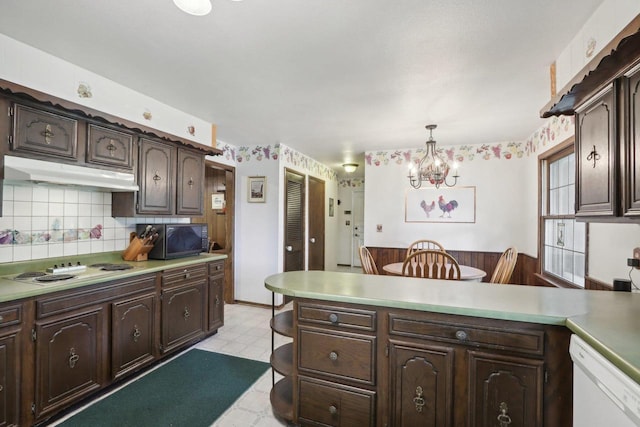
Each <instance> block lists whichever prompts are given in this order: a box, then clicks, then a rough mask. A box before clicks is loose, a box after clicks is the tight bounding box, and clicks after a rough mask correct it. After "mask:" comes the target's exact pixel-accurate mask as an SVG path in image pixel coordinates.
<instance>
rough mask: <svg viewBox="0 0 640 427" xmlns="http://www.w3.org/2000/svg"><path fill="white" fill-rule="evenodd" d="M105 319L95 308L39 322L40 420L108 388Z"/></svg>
mask: <svg viewBox="0 0 640 427" xmlns="http://www.w3.org/2000/svg"><path fill="white" fill-rule="evenodd" d="M105 319H106V313H105V311H104V310H103V308H102V307H95V308H91V309H88V310H83V311H78V312H76V313H73V314H67V315H65V316H64V317H62V318H60V317H56V318H52V319H51V320H47V321H42V322H38V323H36V328H35V332H36V334H37V340H36V402H35V416H36V417H37V418H39V417H42V416H44V415H46V414H48V413H51V412H54V411H56V410H58V409H61V408H62V407H64V406H66V405H69V404H70V403H72V402H74V401H76V400H77V399H79V398H80V397H83V396H85V395H88V394H89V393H91V392H92V391H94V390H97V389H99V388H100V387H102V386H103V385H104V383H105V378H104V375H103V372H104V364H105V360H106V359H105V355H106V350H107V349H106V348H105V346H104V345H103V342H102V337H103V328H104V324H105Z"/></svg>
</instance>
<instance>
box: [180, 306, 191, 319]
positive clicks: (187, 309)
mask: <svg viewBox="0 0 640 427" xmlns="http://www.w3.org/2000/svg"><path fill="white" fill-rule="evenodd" d="M189 316H191V313H189V307H185V308H184V313H182V317H184V320H187V319H188V318H189Z"/></svg>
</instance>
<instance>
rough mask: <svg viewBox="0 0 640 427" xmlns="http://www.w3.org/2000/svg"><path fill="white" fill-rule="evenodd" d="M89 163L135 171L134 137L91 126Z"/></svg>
mask: <svg viewBox="0 0 640 427" xmlns="http://www.w3.org/2000/svg"><path fill="white" fill-rule="evenodd" d="M87 132H88V138H87V163H93V164H97V165H104V166H110V167H116V168H121V169H127V170H132V169H133V135H131V134H128V133H124V132H118V131H116V130H113V129H109V128H105V127H102V126H97V125H94V124H90V125H89V127H88V130H87Z"/></svg>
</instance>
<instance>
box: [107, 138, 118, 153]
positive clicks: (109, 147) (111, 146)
mask: <svg viewBox="0 0 640 427" xmlns="http://www.w3.org/2000/svg"><path fill="white" fill-rule="evenodd" d="M117 149H118V147H116V145H115V144H114V143H113V139H110V140H109V145H107V151H109V155H110V156H111V157H113V156H114V155H115V151H116V150H117Z"/></svg>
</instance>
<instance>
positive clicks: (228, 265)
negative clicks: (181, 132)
mask: <svg viewBox="0 0 640 427" xmlns="http://www.w3.org/2000/svg"><path fill="white" fill-rule="evenodd" d="M205 168H213V169H218V170H222V171H224V172H225V240H226V242H227V245H226V247H225V248H224V249H219V250H215V251H213V252H212V253H217V254H224V255H226V256H227V258H226V259H225V260H224V289H223V296H224V302H225V304H234V303H235V302H236V301H235V276H234V272H233V269H234V264H235V263H234V253H235V251H234V243H235V241H234V238H235V200H236V195H235V192H236V168H235V166H230V165H226V164H224V163H218V162H215V161H211V160H205ZM204 179H205V191H204V193H205V194H204V208H205V209H207V206H210V204H211V200H209V195H208V193H207V191H206V188H207V182H206V180H207V178H206V173H205V178H204ZM198 218H206V217H204V216H203V217H198ZM192 221H193V219H192Z"/></svg>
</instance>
